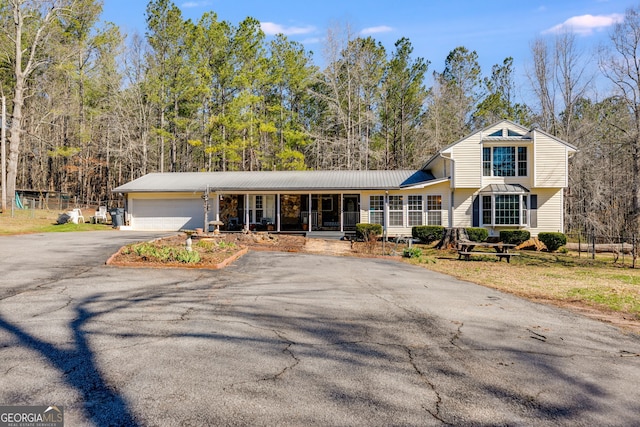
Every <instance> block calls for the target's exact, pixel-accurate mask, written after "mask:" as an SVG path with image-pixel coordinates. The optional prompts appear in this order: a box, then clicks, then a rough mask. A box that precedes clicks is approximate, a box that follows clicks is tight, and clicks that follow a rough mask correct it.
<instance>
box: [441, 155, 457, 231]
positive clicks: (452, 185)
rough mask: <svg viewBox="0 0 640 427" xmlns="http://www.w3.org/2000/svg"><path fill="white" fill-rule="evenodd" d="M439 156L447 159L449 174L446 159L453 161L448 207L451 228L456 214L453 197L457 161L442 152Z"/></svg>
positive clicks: (445, 171) (445, 170)
mask: <svg viewBox="0 0 640 427" xmlns="http://www.w3.org/2000/svg"><path fill="white" fill-rule="evenodd" d="M439 156H440V157H442V159H443V160H445V169H444V173H445V175H446V174H447V163H446V161H447V160H449V161H450V162H451V166H450V168H449V169H450V172H451V174H450V176H449V181H450V184H449V188H451V192H450V194H449V209H448V210H449V215H448V216H449V221H448V222H449V228H451V227H453V214H454V199H453V198H454V195H455V185H454V182H455V179H454V173H455V164H456V161H455V160H453V158H450V157H445V156H443V155H442V153H439Z"/></svg>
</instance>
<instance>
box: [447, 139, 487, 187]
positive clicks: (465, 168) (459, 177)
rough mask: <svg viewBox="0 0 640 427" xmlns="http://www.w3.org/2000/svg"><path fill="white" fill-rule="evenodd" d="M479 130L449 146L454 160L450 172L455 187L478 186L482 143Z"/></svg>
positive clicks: (480, 178)
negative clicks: (451, 171)
mask: <svg viewBox="0 0 640 427" xmlns="http://www.w3.org/2000/svg"><path fill="white" fill-rule="evenodd" d="M480 142H481V141H480V132H477V133H475V134H473V135H471V136H470V137H469V138H468V139H465V140H462V141H460V142H458V143H457V144H456V145H454V146H453V147H452V148H451V151H452V157H453V159H454V160H455V163H454V165H455V171H454V173H453V174H452V175H453V176H452V179H453V180H454V182H453V186H454V187H455V188H479V187H480V185H481V180H482V161H481V160H482V144H481V143H480Z"/></svg>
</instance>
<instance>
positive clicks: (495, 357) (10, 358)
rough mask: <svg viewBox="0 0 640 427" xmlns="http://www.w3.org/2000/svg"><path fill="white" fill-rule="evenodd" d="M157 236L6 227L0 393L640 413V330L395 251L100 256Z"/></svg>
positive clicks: (124, 418) (304, 421)
mask: <svg viewBox="0 0 640 427" xmlns="http://www.w3.org/2000/svg"><path fill="white" fill-rule="evenodd" d="M157 236H158V234H150V233H135V232H117V231H112V232H87V233H51V234H34V235H24V236H8V237H0V251H1V252H2V253H3V259H2V261H1V263H0V277H1V278H2V279H0V383H1V384H2V387H1V388H0V404H5V405H8V404H11V405H49V404H56V405H62V406H64V409H65V418H66V424H67V425H73V426H77V425H96V426H98V425H99V426H102V425H141V426H146V425H149V426H152V425H163V426H164V425H252V426H260V425H265V426H267V425H268V426H271V425H282V426H288V425H291V426H300V425H305V426H307V425H323V426H324V425H344V426H347V425H348V426H352V425H366V426H378V425H380V426H382V425H407V426H411V425H416V426H425V425H434V426H438V425H456V426H458V425H474V426H476V425H533V426H536V425H540V426H542V425H554V426H557V425H567V426H568V425H571V426H574V425H621V426H622V425H633V424H635V423H637V420H638V413H640V399H638V391H637V390H638V384H640V356H639V355H640V337H639V336H638V335H633V334H629V333H625V332H623V331H620V330H618V329H616V328H614V327H612V326H610V325H607V324H604V323H600V322H597V321H594V320H591V319H587V318H584V317H581V316H579V315H577V314H574V313H570V312H568V311H564V310H562V309H558V308H554V307H548V306H545V305H541V304H535V303H531V302H527V301H525V300H522V299H519V298H516V297H513V296H510V295H506V294H502V293H500V292H497V291H495V290H492V289H487V288H483V287H480V286H476V285H473V284H470V283H466V282H461V281H459V280H456V279H453V278H451V277H448V276H445V275H441V274H438V273H434V272H431V271H428V270H425V269H422V268H419V267H416V266H410V265H406V264H401V263H397V262H395V261H389V260H384V259H363V258H352V257H332V256H323V255H311V254H301V253H278V252H250V253H248V254H247V255H245V256H244V257H243V258H241V259H240V260H238V261H236V262H235V263H234V264H233V265H231V266H229V267H227V268H226V269H224V270H212V271H210V270H179V269H138V268H117V267H109V266H105V265H104V262H105V261H106V259H107V258H108V257H109V255H111V253H113V252H115V251H116V250H117V248H118V247H120V246H121V245H123V244H126V243H129V242H132V241H138V240H145V239H151V238H153V237H157ZM549 285H550V286H552V285H553V284H552V283H550V284H549Z"/></svg>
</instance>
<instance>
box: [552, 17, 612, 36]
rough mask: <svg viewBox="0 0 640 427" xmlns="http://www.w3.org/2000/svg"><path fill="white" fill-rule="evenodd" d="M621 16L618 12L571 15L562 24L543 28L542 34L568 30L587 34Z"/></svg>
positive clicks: (602, 27) (606, 25)
mask: <svg viewBox="0 0 640 427" xmlns="http://www.w3.org/2000/svg"><path fill="white" fill-rule="evenodd" d="M623 18H624V16H623V15H622V14H620V13H612V14H611V15H595V16H594V15H580V16H572V17H571V18H569V19H567V20H566V21H564V22H563V23H562V24H558V25H555V26H553V27H551V28H549V29H548V30H544V31H543V32H542V34H557V33H562V32H564V31H569V32H573V33H576V34H580V35H582V36H588V35H590V34H591V33H593V32H594V31H598V30H602V29H604V28H607V27H610V26H612V25H614V24H615V23H617V22H620V21H622V19H623Z"/></svg>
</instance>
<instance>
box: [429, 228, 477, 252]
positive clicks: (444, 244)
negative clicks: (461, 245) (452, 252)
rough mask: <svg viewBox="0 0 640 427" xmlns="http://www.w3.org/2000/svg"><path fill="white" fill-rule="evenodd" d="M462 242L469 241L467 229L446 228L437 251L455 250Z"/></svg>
mask: <svg viewBox="0 0 640 427" xmlns="http://www.w3.org/2000/svg"><path fill="white" fill-rule="evenodd" d="M461 240H463V241H464V240H469V236H468V235H467V229H466V228H464V227H459V228H458V227H456V228H445V229H444V234H443V235H442V239H440V242H438V244H437V245H436V249H453V248H455V247H456V246H457V245H458V242H459V241H461Z"/></svg>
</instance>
